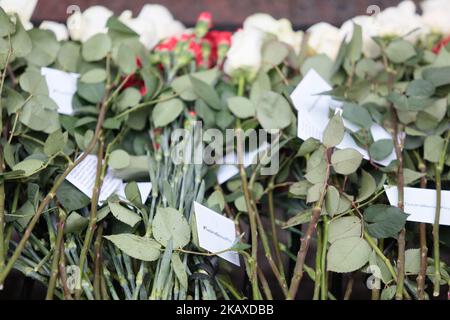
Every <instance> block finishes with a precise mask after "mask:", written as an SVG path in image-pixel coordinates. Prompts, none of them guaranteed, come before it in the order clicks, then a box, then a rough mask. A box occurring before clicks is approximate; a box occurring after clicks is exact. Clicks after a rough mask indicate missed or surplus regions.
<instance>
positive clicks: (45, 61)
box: [25, 29, 61, 67]
mask: <svg viewBox="0 0 450 320" xmlns="http://www.w3.org/2000/svg"><path fill="white" fill-rule="evenodd" d="M28 35H29V36H30V38H31V43H32V50H31V52H30V53H29V54H27V56H26V57H25V58H26V60H27V61H28V63H30V64H34V65H37V66H39V67H46V66H48V65H50V64H52V63H53V62H54V61H55V60H56V57H57V55H58V52H59V49H60V47H61V45H60V43H59V42H58V41H57V40H56V37H55V35H54V33H53V32H51V31H49V30H41V29H31V30H30V31H29V32H28Z"/></svg>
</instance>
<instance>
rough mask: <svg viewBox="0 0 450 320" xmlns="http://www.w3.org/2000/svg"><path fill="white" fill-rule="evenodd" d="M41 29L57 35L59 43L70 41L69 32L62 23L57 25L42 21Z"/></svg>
mask: <svg viewBox="0 0 450 320" xmlns="http://www.w3.org/2000/svg"><path fill="white" fill-rule="evenodd" d="M39 29H43V30H50V31H52V32H53V33H54V34H55V36H56V39H57V40H58V41H64V40H68V39H69V31H68V30H67V27H66V26H65V25H64V24H62V23H57V22H53V21H42V23H41V25H40V26H39Z"/></svg>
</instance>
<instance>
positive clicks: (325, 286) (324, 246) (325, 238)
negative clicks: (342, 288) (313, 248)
mask: <svg viewBox="0 0 450 320" xmlns="http://www.w3.org/2000/svg"><path fill="white" fill-rule="evenodd" d="M329 225H330V224H329V219H328V217H327V216H324V217H323V240H322V250H321V251H322V252H321V258H320V265H321V267H320V269H321V270H322V278H321V283H322V285H321V287H322V289H321V291H320V292H321V294H320V300H327V294H328V277H327V276H328V273H327V268H326V261H327V248H328V227H329Z"/></svg>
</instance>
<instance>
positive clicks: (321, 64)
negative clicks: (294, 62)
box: [301, 54, 334, 81]
mask: <svg viewBox="0 0 450 320" xmlns="http://www.w3.org/2000/svg"><path fill="white" fill-rule="evenodd" d="M333 68H334V62H333V60H331V59H330V57H328V56H327V55H326V54H319V55H315V56H312V57H309V58H307V59H306V60H305V62H304V63H303V65H302V67H301V72H302V75H306V74H307V73H308V72H309V70H311V69H314V70H315V71H316V72H317V73H318V74H319V75H320V76H321V77H322V78H323V79H324V80H325V81H330V80H331V77H332V75H333Z"/></svg>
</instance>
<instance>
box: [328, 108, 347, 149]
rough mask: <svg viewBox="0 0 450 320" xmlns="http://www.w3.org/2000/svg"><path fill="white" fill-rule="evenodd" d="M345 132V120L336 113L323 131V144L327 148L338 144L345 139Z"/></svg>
mask: <svg viewBox="0 0 450 320" xmlns="http://www.w3.org/2000/svg"><path fill="white" fill-rule="evenodd" d="M344 133H345V127H344V122H343V121H342V118H341V116H340V115H339V114H335V115H334V116H333V118H331V120H330V121H329V122H328V125H327V127H326V128H325V131H324V132H323V144H324V145H325V146H326V147H327V148H332V147H335V146H337V145H338V144H339V143H341V141H342V139H344Z"/></svg>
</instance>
